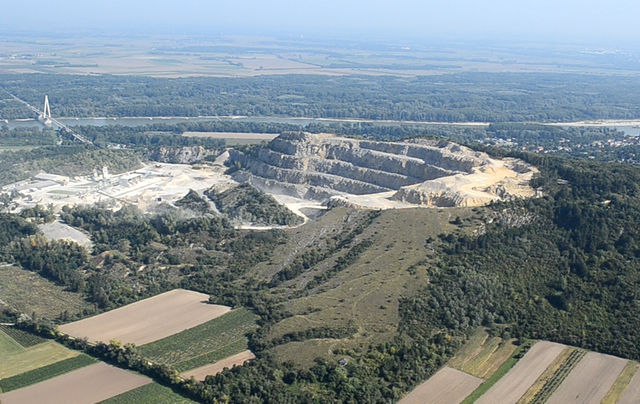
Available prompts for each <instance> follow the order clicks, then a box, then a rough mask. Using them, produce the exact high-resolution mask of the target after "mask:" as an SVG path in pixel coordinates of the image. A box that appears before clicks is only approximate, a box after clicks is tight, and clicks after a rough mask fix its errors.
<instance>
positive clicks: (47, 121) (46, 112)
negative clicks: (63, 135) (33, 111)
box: [38, 95, 53, 127]
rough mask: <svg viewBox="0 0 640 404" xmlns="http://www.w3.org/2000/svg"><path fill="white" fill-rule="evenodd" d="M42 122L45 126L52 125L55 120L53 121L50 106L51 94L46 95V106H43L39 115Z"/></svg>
mask: <svg viewBox="0 0 640 404" xmlns="http://www.w3.org/2000/svg"><path fill="white" fill-rule="evenodd" d="M38 120H40V122H42V123H44V125H45V126H48V127H51V126H52V125H53V122H52V121H51V107H50V106H49V96H47V95H45V96H44V108H42V114H40V116H39V117H38Z"/></svg>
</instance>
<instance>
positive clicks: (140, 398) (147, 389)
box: [98, 383, 196, 404]
mask: <svg viewBox="0 0 640 404" xmlns="http://www.w3.org/2000/svg"><path fill="white" fill-rule="evenodd" d="M195 403H196V402H195V401H193V400H190V399H188V398H185V397H182V396H181V395H179V394H177V393H174V392H173V390H171V389H170V388H169V387H165V386H162V385H160V384H158V383H151V384H147V385H146V386H142V387H138V388H137V389H133V390H130V391H127V392H126V393H122V394H120V395H119V396H115V397H112V398H110V399H107V400H104V401H101V402H100V403H98V404H195Z"/></svg>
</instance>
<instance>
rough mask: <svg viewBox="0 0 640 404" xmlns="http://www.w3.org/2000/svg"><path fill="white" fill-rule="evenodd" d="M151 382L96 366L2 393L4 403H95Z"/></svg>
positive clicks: (105, 366) (124, 372)
mask: <svg viewBox="0 0 640 404" xmlns="http://www.w3.org/2000/svg"><path fill="white" fill-rule="evenodd" d="M149 383H151V379H149V378H146V377H143V376H139V375H136V374H133V373H129V372H127V371H124V370H122V369H118V368H116V367H113V366H110V365H107V364H106V363H97V364H95V365H92V366H88V367H85V368H82V369H79V370H76V371H74V372H71V373H67V374H65V375H62V376H58V377H54V378H53V379H49V380H47V381H44V382H42V383H38V384H34V385H33V386H29V387H25V388H23V389H19V390H14V391H11V392H9V393H5V394H0V402H1V403H2V404H45V403H46V404H94V403H97V402H100V401H102V400H106V399H107V398H111V397H113V396H117V395H118V394H122V393H124V392H127V391H129V390H133V389H135V388H138V387H140V386H144V385H145V384H149Z"/></svg>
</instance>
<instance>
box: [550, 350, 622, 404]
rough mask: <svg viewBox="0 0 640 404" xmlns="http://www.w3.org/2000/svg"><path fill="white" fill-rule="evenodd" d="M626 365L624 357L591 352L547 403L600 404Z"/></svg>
mask: <svg viewBox="0 0 640 404" xmlns="http://www.w3.org/2000/svg"><path fill="white" fill-rule="evenodd" d="M626 365H627V361H626V360H624V359H620V358H616V357H614V356H609V355H602V354H598V353H595V352H589V353H588V354H587V355H586V356H585V357H584V359H582V360H581V361H580V363H578V365H577V366H576V367H575V368H574V369H573V371H572V372H571V373H570V374H569V376H567V378H566V379H565V380H564V382H562V384H561V385H560V387H558V390H556V391H555V393H553V395H552V396H551V398H549V400H548V401H547V404H600V402H601V401H602V399H603V398H604V396H606V395H607V392H609V389H610V388H611V386H613V383H615V381H616V380H617V379H618V376H620V373H622V370H623V369H624V367H625V366H626Z"/></svg>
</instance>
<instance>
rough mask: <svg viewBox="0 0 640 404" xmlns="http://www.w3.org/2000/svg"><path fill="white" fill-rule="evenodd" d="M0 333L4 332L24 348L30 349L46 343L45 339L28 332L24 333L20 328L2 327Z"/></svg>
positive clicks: (0, 326)
mask: <svg viewBox="0 0 640 404" xmlns="http://www.w3.org/2000/svg"><path fill="white" fill-rule="evenodd" d="M0 332H3V333H5V334H6V335H8V336H10V337H11V338H12V339H13V340H14V341H16V342H17V343H18V344H20V345H22V346H23V347H24V348H29V347H32V346H34V345H38V344H41V343H43V342H45V341H46V340H45V339H44V338H41V337H38V336H37V335H34V334H30V333H28V332H26V331H22V330H21V329H19V328H15V327H11V326H7V325H0Z"/></svg>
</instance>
